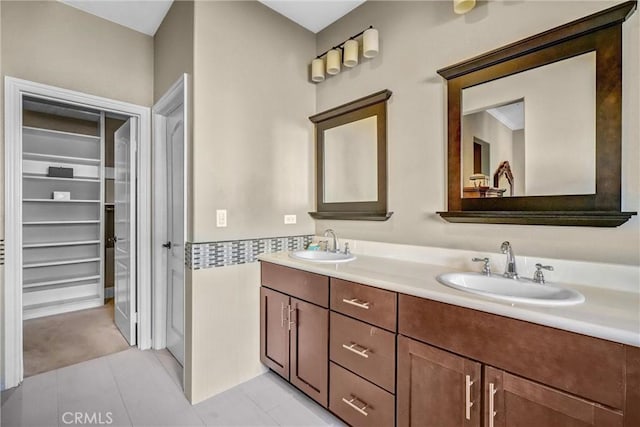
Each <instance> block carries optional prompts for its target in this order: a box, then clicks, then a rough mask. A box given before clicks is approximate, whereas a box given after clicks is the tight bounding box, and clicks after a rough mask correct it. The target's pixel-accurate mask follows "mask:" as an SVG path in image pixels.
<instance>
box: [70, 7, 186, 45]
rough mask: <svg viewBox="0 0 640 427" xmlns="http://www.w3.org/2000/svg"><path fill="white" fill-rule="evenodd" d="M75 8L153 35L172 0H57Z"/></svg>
mask: <svg viewBox="0 0 640 427" xmlns="http://www.w3.org/2000/svg"><path fill="white" fill-rule="evenodd" d="M58 1H61V2H62V3H64V4H67V5H69V6H71V7H75V8H76V9H80V10H82V11H84V12H87V13H90V14H92V15H95V16H99V17H100V18H103V19H106V20H107V21H111V22H115V23H116V24H120V25H123V26H125V27H128V28H131V29H132V30H136V31H139V32H141V33H144V34H147V35H149V36H153V35H154V34H155V33H156V31H157V30H158V27H159V26H160V24H161V23H162V20H163V19H164V17H165V15H166V14H167V12H168V11H169V8H170V7H171V3H173V0H124V1H123V0H58Z"/></svg>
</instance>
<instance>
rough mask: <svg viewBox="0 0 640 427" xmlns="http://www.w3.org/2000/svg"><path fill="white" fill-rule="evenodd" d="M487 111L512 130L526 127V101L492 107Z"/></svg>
mask: <svg viewBox="0 0 640 427" xmlns="http://www.w3.org/2000/svg"><path fill="white" fill-rule="evenodd" d="M487 113H489V114H491V115H492V116H493V117H495V118H496V119H497V120H499V121H500V122H502V124H503V125H505V126H506V127H508V128H509V129H511V130H521V129H524V101H518V102H514V103H511V104H507V105H502V106H500V107H495V108H490V109H488V110H487Z"/></svg>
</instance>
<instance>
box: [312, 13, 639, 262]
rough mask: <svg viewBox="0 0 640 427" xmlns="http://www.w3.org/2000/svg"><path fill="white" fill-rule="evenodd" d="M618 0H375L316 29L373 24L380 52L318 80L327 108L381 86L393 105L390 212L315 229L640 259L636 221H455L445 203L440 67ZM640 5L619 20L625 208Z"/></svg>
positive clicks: (325, 42)
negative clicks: (464, 8)
mask: <svg viewBox="0 0 640 427" xmlns="http://www.w3.org/2000/svg"><path fill="white" fill-rule="evenodd" d="M612 4H613V3H612V2H534V1H522V2H479V4H478V7H477V8H476V9H474V10H473V11H472V12H471V13H469V14H467V15H463V16H457V15H455V14H454V13H453V12H452V10H451V2H450V1H445V2H401V1H393V2H386V1H369V2H366V3H364V4H363V5H362V6H360V7H358V8H357V9H355V10H354V11H353V12H352V13H350V14H349V15H347V16H346V17H344V18H342V19H341V20H339V21H337V22H336V23H334V24H333V25H331V26H330V27H328V28H327V29H325V30H323V31H322V32H320V33H319V34H318V39H317V46H316V51H317V52H318V53H320V52H322V51H324V50H326V49H327V48H328V47H331V46H333V45H335V44H337V43H339V42H340V41H342V40H344V39H345V38H347V37H349V36H350V35H352V34H354V33H357V32H358V31H360V30H362V29H363V28H366V27H367V26H368V25H374V26H376V27H377V28H378V29H379V31H380V55H378V57H376V58H374V59H373V60H365V61H362V63H361V65H359V66H358V67H356V68H354V69H352V70H349V71H346V72H343V73H340V74H339V75H337V76H334V77H331V78H328V79H327V80H326V81H325V82H323V83H321V84H319V85H317V93H316V97H317V98H316V99H317V110H316V111H323V110H326V109H328V108H331V107H335V106H337V105H340V104H343V103H345V102H348V101H351V100H353V99H357V98H360V97H362V96H365V95H368V94H370V93H373V92H376V91H378V90H381V89H385V88H387V89H390V90H392V91H393V96H392V97H391V99H390V100H389V108H388V138H389V139H388V146H389V210H390V211H394V212H395V214H394V215H393V216H392V217H391V219H390V220H389V221H386V222H384V223H378V222H357V221H318V222H317V223H316V227H317V228H316V231H317V232H321V231H322V230H324V229H325V228H329V227H330V228H333V229H335V230H336V231H337V232H338V235H339V236H344V237H350V238H354V239H364V240H375V241H385V242H396V243H408V244H415V245H425V246H436V247H447V248H463V249H470V250H478V251H492V252H496V251H497V250H498V248H499V245H500V242H502V241H503V240H509V241H511V243H512V244H513V246H514V248H515V251H516V255H518V254H522V255H525V254H526V255H531V256H544V257H549V258H564V259H574V260H587V261H603V262H615V263H623V264H634V265H637V264H640V260H639V257H640V243H639V238H638V236H639V235H640V221H639V220H638V217H637V216H636V217H633V218H632V219H631V220H630V221H629V222H627V223H626V224H624V225H623V226H621V227H618V228H613V229H609V228H586V227H550V226H546V227H543V226H520V225H479V224H478V225H476V224H450V223H447V222H444V221H443V220H442V219H440V217H438V216H437V215H436V214H435V212H436V211H440V210H444V209H445V208H446V134H445V132H446V116H445V113H446V99H445V84H444V81H443V79H442V78H441V77H440V76H439V75H438V74H437V73H436V70H438V69H439V68H442V67H445V66H448V65H451V64H454V63H456V62H459V61H461V60H464V59H467V58H470V57H473V56H475V55H478V54H481V53H483V52H486V51H489V50H491V49H495V48H497V47H499V46H502V45H505V44H508V43H511V42H514V41H517V40H520V39H522V38H525V37H528V36H531V35H533V34H536V33H539V32H541V31H545V30H548V29H550V28H553V27H555V26H558V25H562V24H565V23H567V22H569V21H571V20H574V19H578V18H580V17H583V16H585V15H588V14H590V13H593V12H596V11H599V10H602V9H604V8H607V7H610V6H611V5H612ZM639 16H640V14H639V13H637V12H636V13H635V14H634V15H633V16H631V18H630V19H629V20H628V21H627V22H625V24H624V25H623V38H624V55H625V56H624V64H623V68H624V70H623V72H624V79H623V93H624V94H625V97H624V99H623V120H624V126H623V143H622V146H623V190H622V195H623V198H622V199H623V205H622V208H623V210H627V211H638V210H640V178H639V173H638V170H639V169H640V168H638V159H639V158H640V144H639V143H638V141H639V140H640V125H639V124H638V123H639V122H638V120H637V118H638V116H639V114H640V108H639V105H638V98H639V92H640V89H639V85H640V78H639V76H640V72H639V69H640V67H639V62H640V59H639V56H640V48H639V46H640V42H639V39H640V37H639V35H638V32H639V27H640V18H639Z"/></svg>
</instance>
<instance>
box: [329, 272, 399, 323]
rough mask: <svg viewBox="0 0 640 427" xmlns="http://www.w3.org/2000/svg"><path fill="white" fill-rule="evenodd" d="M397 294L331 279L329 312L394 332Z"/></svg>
mask: <svg viewBox="0 0 640 427" xmlns="http://www.w3.org/2000/svg"><path fill="white" fill-rule="evenodd" d="M396 302H397V294H396V293H395V292H390V291H385V290H382V289H377V288H373V287H371V286H365V285H360V284H357V283H353V282H347V281H346V280H340V279H334V278H331V310H334V311H337V312H339V313H342V314H346V315H347V316H351V317H355V318H356V319H359V320H364V321H365V322H368V323H371V324H372V325H376V326H380V327H381V328H385V329H387V330H389V331H393V332H395V331H396V306H397V304H396Z"/></svg>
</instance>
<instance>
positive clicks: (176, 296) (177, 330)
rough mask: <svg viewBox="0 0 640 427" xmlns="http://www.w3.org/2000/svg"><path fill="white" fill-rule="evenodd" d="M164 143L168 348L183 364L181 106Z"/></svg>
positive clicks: (171, 117)
mask: <svg viewBox="0 0 640 427" xmlns="http://www.w3.org/2000/svg"><path fill="white" fill-rule="evenodd" d="M166 136H167V137H166V141H167V169H166V170H167V242H166V243H165V244H164V246H165V247H166V248H167V249H168V251H167V252H168V255H167V349H168V350H169V351H170V352H171V354H173V356H174V357H175V358H176V359H177V360H178V362H180V364H181V365H184V268H185V267H184V239H185V185H184V184H185V181H184V160H185V159H184V105H182V104H181V105H180V106H178V107H177V108H176V109H175V110H173V111H172V112H171V113H169V115H168V116H167V119H166Z"/></svg>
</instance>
